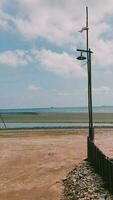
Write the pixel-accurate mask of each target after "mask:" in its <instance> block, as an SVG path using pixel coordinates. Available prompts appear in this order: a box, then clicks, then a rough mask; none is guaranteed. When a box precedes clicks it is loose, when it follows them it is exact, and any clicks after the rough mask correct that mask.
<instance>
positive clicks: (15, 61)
mask: <svg viewBox="0 0 113 200" xmlns="http://www.w3.org/2000/svg"><path fill="white" fill-rule="evenodd" d="M30 61H31V57H30V56H29V55H28V52H27V51H23V50H15V51H5V52H2V53H0V64H1V65H8V66H11V67H17V66H20V65H27V64H28V63H29V62H30Z"/></svg>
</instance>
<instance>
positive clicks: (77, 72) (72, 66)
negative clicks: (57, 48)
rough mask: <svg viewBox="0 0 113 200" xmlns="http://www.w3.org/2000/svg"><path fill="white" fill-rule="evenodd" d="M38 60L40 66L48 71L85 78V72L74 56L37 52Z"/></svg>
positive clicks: (43, 51)
mask: <svg viewBox="0 0 113 200" xmlns="http://www.w3.org/2000/svg"><path fill="white" fill-rule="evenodd" d="M37 56H38V60H39V61H40V63H41V66H42V67H43V68H44V69H45V70H48V71H51V72H54V73H56V74H58V75H63V76H67V77H68V76H75V77H78V78H80V77H84V76H86V70H85V69H84V68H82V67H81V66H80V64H79V62H78V61H77V60H76V58H75V57H74V56H71V55H69V54H67V53H65V52H64V53H61V54H60V53H56V52H52V51H50V50H42V51H38V52H37Z"/></svg>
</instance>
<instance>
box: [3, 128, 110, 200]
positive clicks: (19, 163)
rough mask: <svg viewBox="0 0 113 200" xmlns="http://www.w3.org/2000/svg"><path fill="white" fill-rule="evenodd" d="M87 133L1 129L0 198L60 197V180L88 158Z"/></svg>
mask: <svg viewBox="0 0 113 200" xmlns="http://www.w3.org/2000/svg"><path fill="white" fill-rule="evenodd" d="M98 132H99V130H98ZM100 132H101V133H104V134H103V135H104V138H108V135H107V137H106V131H105V130H103V131H100ZM101 133H100V134H98V137H97V140H96V141H97V142H98V141H99V144H100V143H101V139H100V138H101V137H102V134H101ZM109 134H110V135H113V134H112V132H110V133H109ZM110 135H109V136H110ZM86 136H87V130H82V129H81V130H40V131H39V130H34V131H13V132H12V131H7V132H0V200H53V199H55V200H60V198H61V194H62V191H63V186H62V179H63V178H65V176H66V175H67V173H68V172H69V171H70V170H71V169H72V168H73V167H74V166H75V164H78V163H79V162H81V161H82V160H83V159H85V158H86V157H87V153H86V151H87V150H86ZM112 138H113V136H112ZM106 142H107V140H106ZM106 147H107V145H106Z"/></svg>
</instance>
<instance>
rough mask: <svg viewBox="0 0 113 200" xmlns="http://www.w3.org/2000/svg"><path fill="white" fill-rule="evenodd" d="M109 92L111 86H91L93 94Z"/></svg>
mask: <svg viewBox="0 0 113 200" xmlns="http://www.w3.org/2000/svg"><path fill="white" fill-rule="evenodd" d="M110 92H111V88H110V87H107V86H100V87H98V88H93V93H94V94H95V95H102V94H103V95H107V94H109V93H110Z"/></svg>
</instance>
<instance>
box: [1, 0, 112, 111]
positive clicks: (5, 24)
mask: <svg viewBox="0 0 113 200" xmlns="http://www.w3.org/2000/svg"><path fill="white" fill-rule="evenodd" d="M86 6H88V8H89V47H90V48H91V49H92V51H93V55H92V91H93V105H94V106H96V105H113V1H112V0H107V1H106V0H98V1H93V0H81V1H80V0H70V1H69V0H10V1H9V0H0V108H35V107H51V106H52V107H65V106H68V107H72V106H75V107H76V106H87V66H86V61H83V62H80V61H78V60H77V59H76V57H77V56H79V53H78V52H77V51H76V49H77V48H82V49H85V48H86V35H85V31H84V32H83V33H80V32H79V30H80V29H81V28H83V27H84V26H85V23H86V22H85V9H86ZM84 56H85V55H84Z"/></svg>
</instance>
